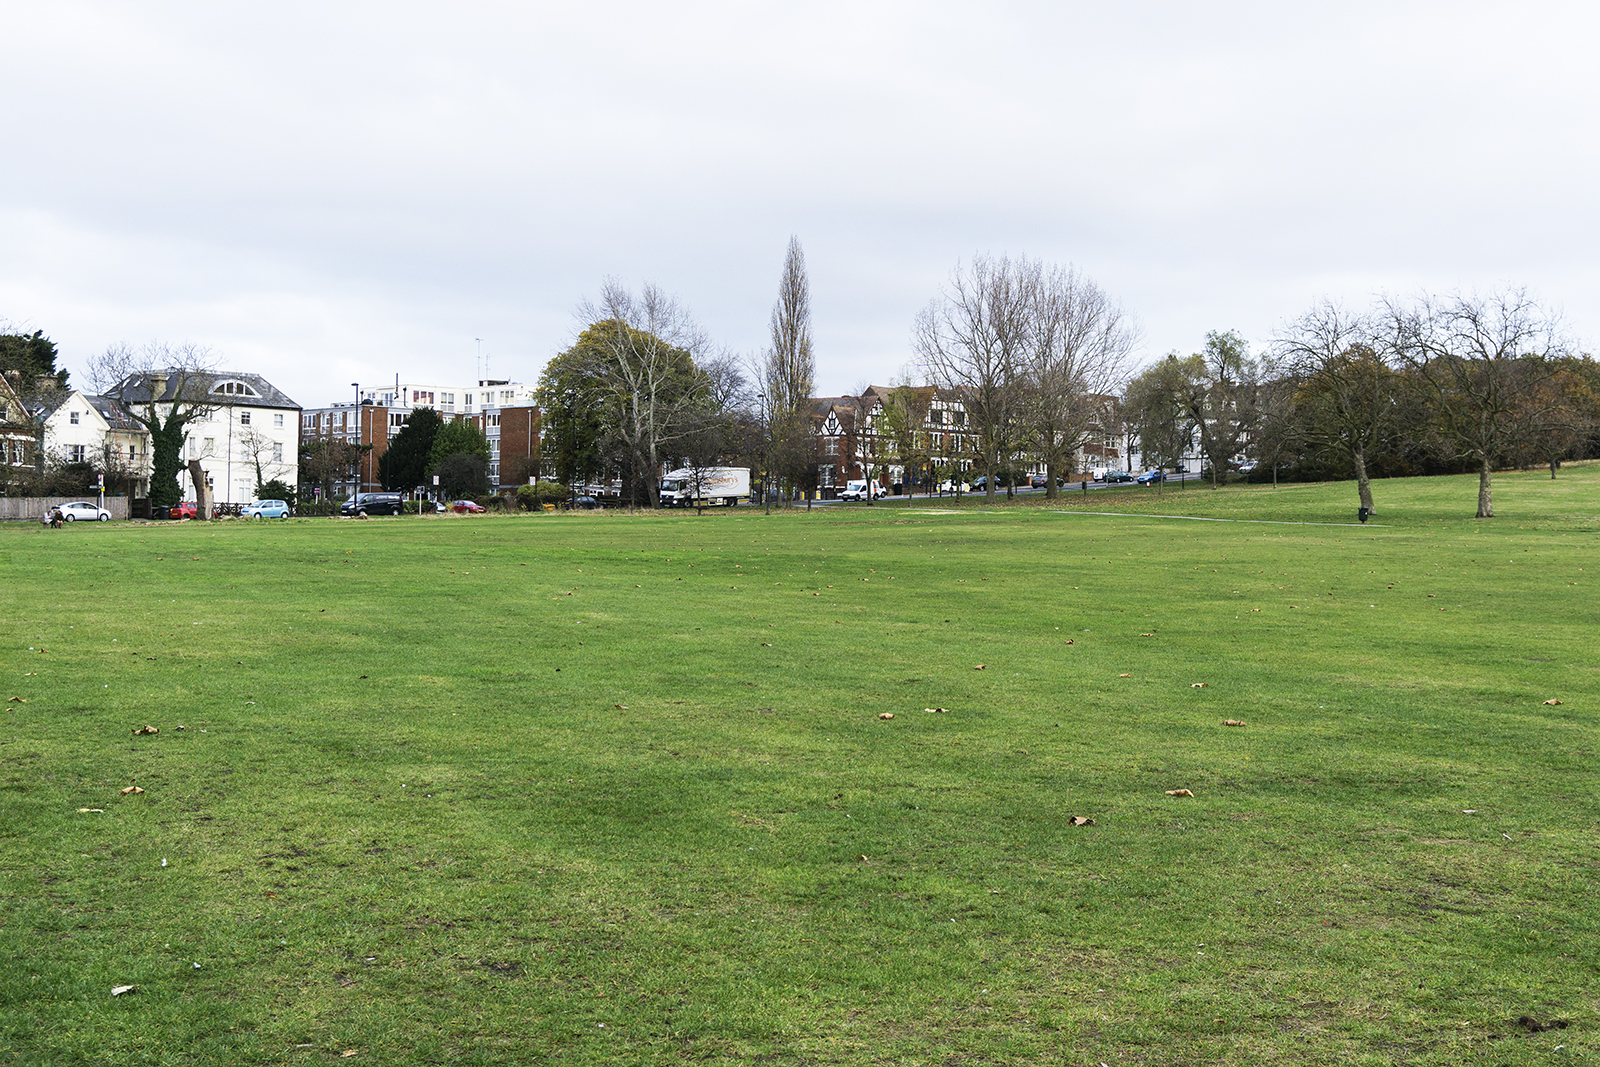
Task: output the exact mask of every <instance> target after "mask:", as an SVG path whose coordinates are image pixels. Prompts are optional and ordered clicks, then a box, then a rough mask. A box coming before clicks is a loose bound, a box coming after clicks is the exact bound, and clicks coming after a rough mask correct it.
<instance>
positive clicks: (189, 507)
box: [167, 501, 200, 519]
mask: <svg viewBox="0 0 1600 1067" xmlns="http://www.w3.org/2000/svg"><path fill="white" fill-rule="evenodd" d="M167 514H168V515H170V516H171V517H172V518H174V519H194V518H198V517H199V516H200V510H199V508H197V507H196V506H195V505H193V504H191V503H189V502H187V501H185V502H184V503H182V504H174V505H172V509H171V510H170V511H168V512H167Z"/></svg>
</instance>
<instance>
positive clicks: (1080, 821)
mask: <svg viewBox="0 0 1600 1067" xmlns="http://www.w3.org/2000/svg"><path fill="white" fill-rule="evenodd" d="M1072 825H1074V826H1093V825H1094V820H1093V819H1091V818H1089V816H1087V815H1074V816H1073V817H1072Z"/></svg>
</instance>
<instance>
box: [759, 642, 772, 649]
mask: <svg viewBox="0 0 1600 1067" xmlns="http://www.w3.org/2000/svg"><path fill="white" fill-rule="evenodd" d="M761 647H762V648H771V647H772V642H771V641H763V642H761Z"/></svg>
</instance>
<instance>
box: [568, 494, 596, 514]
mask: <svg viewBox="0 0 1600 1067" xmlns="http://www.w3.org/2000/svg"><path fill="white" fill-rule="evenodd" d="M561 506H562V507H563V508H572V509H577V510H578V511H594V510H595V509H596V508H598V507H599V506H600V501H598V500H596V499H595V498H594V497H592V496H589V495H588V494H587V493H585V494H583V495H582V496H574V497H568V498H567V500H565V501H564V502H563V503H562V505H561Z"/></svg>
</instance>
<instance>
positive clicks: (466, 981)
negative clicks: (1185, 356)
mask: <svg viewBox="0 0 1600 1067" xmlns="http://www.w3.org/2000/svg"><path fill="white" fill-rule="evenodd" d="M1376 489H1377V493H1378V511H1379V514H1378V517H1377V518H1376V519H1374V520H1373V522H1372V523H1370V524H1368V525H1367V526H1359V525H1356V524H1354V523H1353V522H1352V521H1351V520H1352V519H1353V513H1354V504H1355V495H1354V491H1353V488H1352V487H1351V486H1349V485H1342V486H1337V485H1336V486H1285V487H1282V488H1279V489H1272V488H1271V487H1239V488H1232V489H1227V490H1223V491H1220V492H1213V491H1210V490H1205V489H1199V488H1196V487H1190V488H1188V489H1186V490H1182V491H1177V490H1176V489H1174V488H1172V487H1168V488H1167V489H1166V490H1165V491H1164V492H1163V493H1162V494H1161V495H1160V496H1159V497H1158V496H1157V495H1156V494H1155V493H1154V492H1153V491H1151V490H1148V489H1141V490H1133V489H1128V490H1116V491H1110V492H1106V491H1101V492H1097V493H1090V494H1089V495H1088V496H1087V497H1086V498H1085V497H1082V496H1068V497H1065V498H1063V499H1062V500H1061V501H1058V502H1052V503H1049V504H1047V503H1045V502H1043V501H1042V500H1029V501H1027V502H1026V503H1023V502H1019V503H1016V504H1012V505H1005V506H998V507H994V508H990V507H987V506H986V505H985V504H984V502H983V501H982V500H981V499H979V500H977V501H972V500H969V501H966V502H964V504H963V506H961V507H959V508H953V507H947V506H943V505H941V504H940V503H939V502H937V501H935V502H932V503H931V504H930V503H929V502H924V501H916V502H914V504H913V505H910V506H907V505H906V504H904V503H903V502H902V503H899V504H894V505H887V506H886V505H875V506H872V507H870V508H869V507H865V506H853V507H849V508H833V509H819V510H817V511H815V512H813V513H810V514H806V513H804V512H798V513H789V514H774V515H772V516H770V517H769V516H764V515H762V514H760V513H759V512H757V511H755V510H754V509H742V510H740V511H737V512H732V513H708V514H706V515H704V516H696V515H693V514H672V515H636V516H629V515H626V514H600V515H534V516H523V517H496V516H483V517H457V516H451V517H438V518H426V519H417V518H409V519H382V520H369V521H351V520H330V519H307V520H292V521H289V522H283V523H255V524H251V523H245V522H224V523H216V524H209V525H207V524H197V523H181V524H166V525H141V524H125V523H113V524H109V525H99V524H96V525H94V526H92V527H89V528H68V529H65V530H59V531H53V530H48V529H43V528H41V527H38V526H37V525H35V524H27V525H21V526H12V527H7V528H4V529H0V559H3V560H4V562H5V565H6V576H7V581H6V588H7V589H8V592H9V595H10V596H11V604H10V610H9V611H8V613H7V614H8V617H9V619H10V620H11V621H10V626H9V632H10V634H11V637H10V640H9V641H8V642H7V647H8V652H7V654H6V657H5V684H6V691H5V692H3V693H0V700H4V701H5V703H3V704H0V707H3V708H4V709H5V710H4V712H3V715H4V718H3V720H0V1063H18V1064H35V1063H37V1064H78V1063H82V1064H89V1063H96V1064H98V1063H117V1064H202V1063H203V1064H212V1063H240V1064H277V1063H321V1062H331V1061H334V1060H338V1061H340V1062H344V1061H346V1060H347V1059H358V1060H365V1061H369V1062H377V1063H384V1064H429V1063H445V1062H448V1063H461V1064H474V1063H561V1064H569V1063H570V1064H582V1063H596V1064H598V1063H640V1064H644V1063H663V1062H666V1063H671V1062H679V1061H684V1062H694V1063H723V1062H736V1061H744V1060H763V1061H767V1062H777V1063H801V1064H806V1063H809V1064H958V1063H959V1064H976V1063H1041V1064H1059V1063H1067V1064H1080V1063H1081V1064H1098V1063H1101V1062H1104V1063H1107V1064H1136V1063H1152V1064H1210V1063H1233V1064H1253V1063H1283V1062H1291V1063H1294V1062H1298V1063H1307V1064H1321V1063H1331V1062H1341V1063H1355V1064H1389V1063H1405V1064H1455V1063H1463V1062H1474V1063H1476V1062H1481V1063H1485V1064H1531V1063H1548V1062H1562V1063H1589V1062H1597V1060H1600V1055H1597V1049H1600V1042H1597V1041H1596V1039H1595V1036H1594V1031H1595V1026H1596V1021H1597V1018H1600V1011H1597V1009H1600V992H1597V990H1600V986H1597V984H1596V979H1597V970H1596V965H1597V962H1600V948H1597V946H1600V918H1597V917H1600V911H1597V905H1596V894H1597V875H1600V768H1597V759H1596V755H1597V747H1600V746H1597V741H1600V720H1597V717H1596V708H1597V706H1600V672H1597V666H1596V663H1597V657H1596V656H1595V654H1594V648H1595V638H1596V625H1595V624H1596V621H1597V618H1596V616H1597V611H1596V607H1595V604H1596V598H1595V581H1594V580H1595V578H1596V577H1600V574H1590V573H1589V568H1596V569H1597V570H1600V556H1597V553H1596V539H1597V537H1600V513H1597V512H1600V509H1597V505H1600V466H1594V465H1585V466H1579V467H1573V468H1570V469H1567V470H1564V471H1563V472H1562V476H1561V478H1560V479H1558V480H1555V481H1551V479H1550V478H1549V477H1548V474H1544V475H1540V474H1538V473H1537V472H1535V473H1530V474H1507V475H1502V476H1500V477H1499V478H1497V487H1496V510H1497V511H1498V512H1499V515H1500V517H1498V518H1496V519H1493V520H1488V521H1475V520H1473V519H1471V518H1470V517H1469V516H1470V515H1471V513H1472V510H1473V507H1474V506H1475V492H1476V483H1475V481H1474V480H1473V479H1470V478H1467V479H1456V478H1449V479H1431V480H1425V481H1421V480H1419V481H1392V482H1380V483H1377V486H1376ZM1097 512H1117V513H1118V514H1097ZM1164 515H1187V516H1193V517H1197V518H1204V519H1227V520H1245V521H1192V520H1190V519H1182V518H1165V517H1161V516H1164ZM1547 701H1559V703H1547ZM926 709H942V710H939V711H929V710H926ZM885 714H892V715H893V718H882V717H881V716H882V715H885ZM1230 719H1231V720H1237V721H1242V722H1243V723H1244V725H1243V726H1232V727H1230V726H1225V725H1224V722H1225V721H1226V720H1230ZM147 724H148V725H151V726H155V727H157V728H158V729H159V731H160V732H159V733H157V734H147V735H134V734H133V733H132V731H133V730H134V729H135V728H138V727H143V726H145V725H147ZM128 786H138V787H140V788H142V789H143V790H144V792H143V793H141V794H129V795H122V794H121V792H120V791H121V790H122V789H124V788H126V787H128ZM1183 789H1187V790H1189V791H1190V792H1191V793H1192V794H1193V796H1172V795H1168V791H1169V790H1183ZM81 809H90V810H87V811H85V810H81ZM94 809H103V810H94ZM1074 816H1077V817H1079V818H1081V819H1091V820H1093V822H1092V823H1091V824H1088V825H1081V826H1080V825H1074V824H1073V817H1074ZM122 985H133V986H135V987H136V989H135V990H134V991H132V992H129V993H126V994H124V995H121V996H117V997H115V998H113V997H112V996H111V995H110V994H111V989H112V988H113V987H114V986H122ZM1523 1017H1526V1020H1525V1021H1523V1022H1520V1023H1519V1021H1518V1020H1519V1019H1520V1018H1523ZM1559 1023H1566V1024H1568V1025H1566V1026H1564V1027H1562V1026H1558V1025H1556V1024H1559ZM1544 1026H1549V1027H1550V1028H1549V1029H1538V1028H1539V1027H1544ZM1558 1046H1559V1047H1560V1051H1556V1050H1557V1048H1558Z"/></svg>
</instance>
